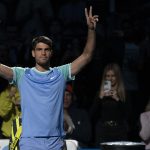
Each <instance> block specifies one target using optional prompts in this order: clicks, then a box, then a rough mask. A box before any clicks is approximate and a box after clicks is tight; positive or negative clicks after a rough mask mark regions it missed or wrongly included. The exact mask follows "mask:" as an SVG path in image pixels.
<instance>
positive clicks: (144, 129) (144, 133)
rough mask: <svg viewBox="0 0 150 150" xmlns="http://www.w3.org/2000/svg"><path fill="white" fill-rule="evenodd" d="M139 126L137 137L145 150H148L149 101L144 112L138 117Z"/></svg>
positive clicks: (149, 144)
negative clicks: (138, 136) (143, 144)
mask: <svg viewBox="0 0 150 150" xmlns="http://www.w3.org/2000/svg"><path fill="white" fill-rule="evenodd" d="M140 124H141V130H140V132H139V135H140V137H141V138H142V140H143V141H144V143H145V144H146V146H145V149H146V150H150V101H149V102H148V104H147V106H146V108H145V112H143V113H141V115H140Z"/></svg>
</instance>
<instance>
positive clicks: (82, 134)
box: [64, 84, 91, 147]
mask: <svg viewBox="0 0 150 150" xmlns="http://www.w3.org/2000/svg"><path fill="white" fill-rule="evenodd" d="M73 94H74V93H73V89H72V86H71V85H70V84H68V85H67V86H66V90H65V94H64V114H68V115H69V116H70V119H71V121H72V123H70V124H71V125H70V129H69V127H67V124H65V125H64V126H65V128H66V139H74V140H77V141H78V142H79V146H80V147H87V146H88V145H89V143H90V140H91V123H90V120H89V116H88V113H87V112H86V111H85V110H83V109H81V108H78V107H77V106H76V105H73V103H74V102H73V97H74V96H73ZM68 129H69V130H68ZM70 130H71V131H70Z"/></svg>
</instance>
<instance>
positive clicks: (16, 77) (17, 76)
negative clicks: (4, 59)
mask: <svg viewBox="0 0 150 150" xmlns="http://www.w3.org/2000/svg"><path fill="white" fill-rule="evenodd" d="M12 69H13V80H12V81H11V82H10V84H15V85H17V86H18V84H19V83H20V80H21V77H22V75H23V74H24V72H25V68H22V67H12Z"/></svg>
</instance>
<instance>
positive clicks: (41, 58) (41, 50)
mask: <svg viewBox="0 0 150 150" xmlns="http://www.w3.org/2000/svg"><path fill="white" fill-rule="evenodd" d="M32 56H33V57H34V58H35V61H36V63H37V64H38V65H40V66H48V65H49V64H50V58H51V57H52V49H51V48H50V47H49V46H48V45H47V44H45V43H42V42H39V43H37V45H36V46H35V49H33V50H32Z"/></svg>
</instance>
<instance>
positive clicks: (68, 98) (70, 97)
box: [64, 91, 72, 109]
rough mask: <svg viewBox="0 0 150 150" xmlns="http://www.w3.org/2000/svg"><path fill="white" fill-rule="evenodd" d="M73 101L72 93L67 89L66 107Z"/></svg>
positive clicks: (65, 95) (65, 96)
mask: <svg viewBox="0 0 150 150" xmlns="http://www.w3.org/2000/svg"><path fill="white" fill-rule="evenodd" d="M71 103H72V94H71V93H70V92H68V91H65V94H64V108H65V109H67V108H69V107H70V105H71Z"/></svg>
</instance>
